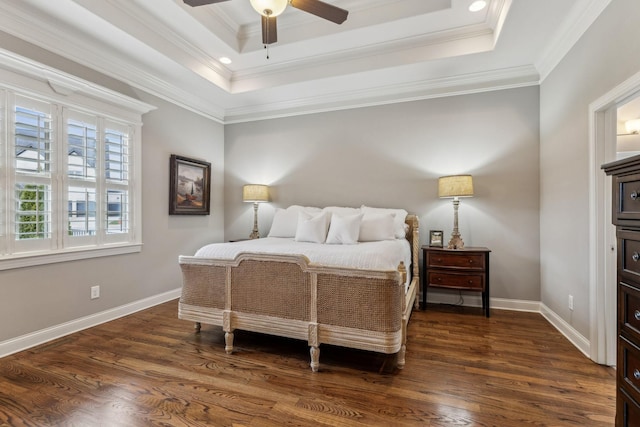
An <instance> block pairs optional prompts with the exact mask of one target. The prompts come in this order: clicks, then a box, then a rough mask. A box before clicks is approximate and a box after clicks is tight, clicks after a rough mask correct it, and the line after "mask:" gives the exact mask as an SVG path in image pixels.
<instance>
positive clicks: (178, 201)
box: [169, 154, 211, 215]
mask: <svg viewBox="0 0 640 427" xmlns="http://www.w3.org/2000/svg"><path fill="white" fill-rule="evenodd" d="M169 175H170V182H169V215H209V206H210V198H211V197H210V193H211V163H207V162H203V161H201V160H195V159H189V158H187V157H182V156H177V155H175V154H172V155H171V160H170V162H169Z"/></svg>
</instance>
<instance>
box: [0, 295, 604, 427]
mask: <svg viewBox="0 0 640 427" xmlns="http://www.w3.org/2000/svg"><path fill="white" fill-rule="evenodd" d="M408 334H409V337H408V348H407V360H406V367H405V369H404V370H397V369H395V368H394V356H384V355H380V354H375V353H370V352H365V351H357V350H349V349H343V348H339V347H333V346H321V352H320V372H318V373H313V372H311V369H310V368H309V350H308V347H307V345H306V343H305V342H302V341H296V340H289V339H283V338H276V337H270V336H266V335H260V334H254V333H248V332H242V331H237V332H236V337H235V346H236V348H235V350H236V352H235V353H234V354H232V355H227V354H226V353H225V352H224V334H223V332H222V330H221V328H219V327H214V326H208V325H203V328H202V332H201V333H200V334H198V335H196V334H195V333H194V332H193V325H192V323H191V322H186V321H182V320H179V319H177V301H172V302H169V303H166V304H162V305H159V306H157V307H154V308H151V309H148V310H145V311H142V312H139V313H136V314H133V315H131V316H127V317H125V318H122V319H119V320H116V321H113V322H109V323H106V324H104V325H100V326H98V327H95V328H91V329H88V330H85V331H82V332H78V333H76V334H73V335H70V336H67V337H64V338H61V339H58V340H56V341H52V342H50V343H47V344H45V345H42V346H39V347H36V348H33V349H31V350H28V351H24V352H21V353H18V354H15V355H12V356H9V357H6V358H3V359H0V426H147V425H155V426H205V425H207V426H306V425H326V426H349V425H366V426H378V425H380V426H418V425H419V426H507V427H510V426H526V425H533V426H610V425H613V423H614V414H615V371H614V370H613V369H611V368H606V367H603V366H599V365H597V364H595V363H593V362H591V361H590V360H589V359H587V358H586V357H584V356H583V355H582V354H581V353H580V352H579V351H578V350H576V349H575V348H574V347H573V346H572V345H571V344H570V343H569V342H568V341H567V340H566V339H565V338H564V337H562V336H561V335H560V334H559V333H558V332H557V331H556V330H555V329H554V328H553V327H552V326H550V325H549V324H548V323H547V322H546V320H544V319H543V318H542V316H540V315H539V314H534V313H520V312H511V311H501V310H492V317H491V318H489V319H487V318H485V317H483V316H482V314H481V312H480V309H474V308H461V307H444V306H436V307H431V306H429V309H428V310H427V311H417V312H414V313H413V316H412V319H411V322H410V323H409V330H408Z"/></svg>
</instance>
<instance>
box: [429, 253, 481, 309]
mask: <svg viewBox="0 0 640 427" xmlns="http://www.w3.org/2000/svg"><path fill="white" fill-rule="evenodd" d="M489 252H491V251H490V250H489V249H487V248H483V247H475V248H474V247H466V248H462V249H446V248H436V247H431V246H423V247H422V255H423V258H422V260H423V263H424V272H423V274H422V307H423V309H426V308H427V289H428V288H446V289H455V290H461V291H477V292H482V309H483V311H484V313H485V316H487V317H489V316H490V313H491V312H490V309H489Z"/></svg>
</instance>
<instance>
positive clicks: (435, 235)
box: [429, 230, 442, 248]
mask: <svg viewBox="0 0 640 427" xmlns="http://www.w3.org/2000/svg"><path fill="white" fill-rule="evenodd" d="M429 246H432V247H435V248H441V247H442V231H441V230H430V231H429Z"/></svg>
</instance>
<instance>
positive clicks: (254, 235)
mask: <svg viewBox="0 0 640 427" xmlns="http://www.w3.org/2000/svg"><path fill="white" fill-rule="evenodd" d="M242 201H243V202H247V203H253V231H252V232H251V234H250V235H249V238H250V239H259V238H260V233H259V232H258V203H265V202H268V201H269V187H268V186H266V185H260V184H247V185H245V186H244V187H242Z"/></svg>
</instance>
